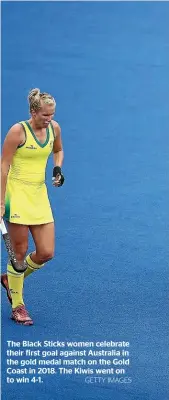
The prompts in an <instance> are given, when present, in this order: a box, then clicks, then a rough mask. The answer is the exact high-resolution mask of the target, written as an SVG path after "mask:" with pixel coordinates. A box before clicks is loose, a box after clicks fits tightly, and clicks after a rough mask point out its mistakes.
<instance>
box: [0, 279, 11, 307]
mask: <svg viewBox="0 0 169 400" xmlns="http://www.w3.org/2000/svg"><path fill="white" fill-rule="evenodd" d="M1 285H2V286H3V287H4V288H5V289H6V294H7V297H8V300H9V302H10V303H11V304H12V297H11V294H10V290H9V285H8V277H7V274H3V275H1Z"/></svg>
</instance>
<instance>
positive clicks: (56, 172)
mask: <svg viewBox="0 0 169 400" xmlns="http://www.w3.org/2000/svg"><path fill="white" fill-rule="evenodd" d="M64 180H65V178H64V176H63V174H62V171H61V168H60V167H58V166H56V167H54V168H53V178H52V184H53V186H58V187H59V186H62V185H63V183H64Z"/></svg>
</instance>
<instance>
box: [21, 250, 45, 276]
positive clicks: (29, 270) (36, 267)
mask: <svg viewBox="0 0 169 400" xmlns="http://www.w3.org/2000/svg"><path fill="white" fill-rule="evenodd" d="M26 262H27V266H28V267H27V269H26V271H25V272H24V278H27V276H29V275H30V274H32V272H35V271H38V270H39V269H40V268H42V267H43V266H44V265H45V264H36V263H34V261H32V259H31V253H30V254H28V255H27V256H26Z"/></svg>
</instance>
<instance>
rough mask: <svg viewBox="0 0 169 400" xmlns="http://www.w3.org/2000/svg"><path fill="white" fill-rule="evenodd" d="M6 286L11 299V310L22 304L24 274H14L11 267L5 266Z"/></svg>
mask: <svg viewBox="0 0 169 400" xmlns="http://www.w3.org/2000/svg"><path fill="white" fill-rule="evenodd" d="M7 276H8V285H9V289H10V293H11V297H12V308H16V307H18V306H20V305H23V304H24V301H23V281H24V273H20V272H16V271H15V270H14V269H13V267H12V265H10V264H8V265H7Z"/></svg>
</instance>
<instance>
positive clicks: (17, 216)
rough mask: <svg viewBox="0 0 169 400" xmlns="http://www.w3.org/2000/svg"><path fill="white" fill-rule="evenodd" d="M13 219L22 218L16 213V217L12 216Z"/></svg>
mask: <svg viewBox="0 0 169 400" xmlns="http://www.w3.org/2000/svg"><path fill="white" fill-rule="evenodd" d="M11 218H21V217H20V215H18V214H16V213H15V214H14V215H11Z"/></svg>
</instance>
